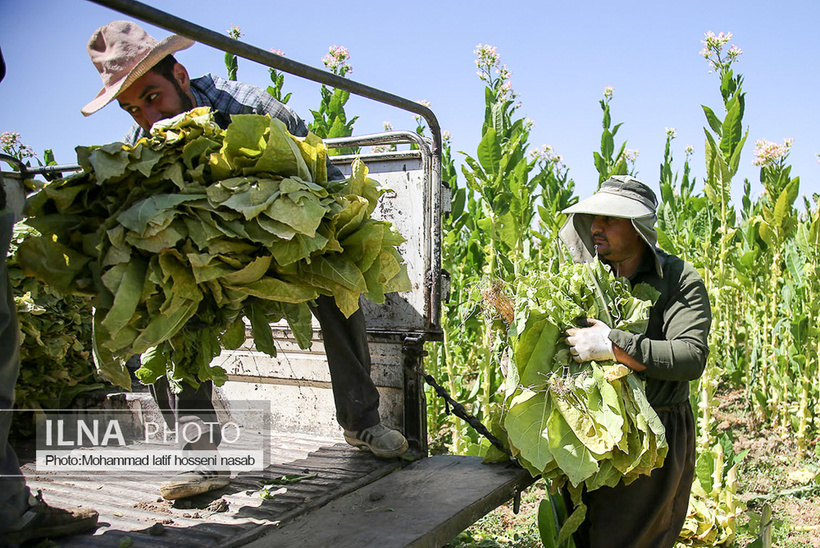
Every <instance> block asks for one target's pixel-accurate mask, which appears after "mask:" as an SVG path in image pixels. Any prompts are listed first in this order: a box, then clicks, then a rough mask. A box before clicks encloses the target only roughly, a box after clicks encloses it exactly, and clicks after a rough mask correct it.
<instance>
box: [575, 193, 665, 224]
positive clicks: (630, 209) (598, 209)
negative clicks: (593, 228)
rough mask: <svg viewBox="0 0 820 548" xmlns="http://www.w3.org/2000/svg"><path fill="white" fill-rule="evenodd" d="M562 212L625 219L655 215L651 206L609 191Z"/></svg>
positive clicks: (594, 195) (595, 195) (597, 194)
mask: <svg viewBox="0 0 820 548" xmlns="http://www.w3.org/2000/svg"><path fill="white" fill-rule="evenodd" d="M561 213H566V214H570V213H582V214H586V215H604V216H607V217H620V218H623V219H638V218H641V217H648V216H650V215H655V211H654V210H653V209H651V208H650V207H647V206H646V205H644V204H642V203H641V202H638V201H637V200H633V199H631V198H627V197H624V196H618V195H617V194H611V193H608V192H598V193H596V194H593V195H592V196H590V197H589V198H587V199H585V200H581V201H580V202H578V203H577V204H575V205H573V206H570V207H568V208H566V209H565V210H563V211H562V212H561Z"/></svg>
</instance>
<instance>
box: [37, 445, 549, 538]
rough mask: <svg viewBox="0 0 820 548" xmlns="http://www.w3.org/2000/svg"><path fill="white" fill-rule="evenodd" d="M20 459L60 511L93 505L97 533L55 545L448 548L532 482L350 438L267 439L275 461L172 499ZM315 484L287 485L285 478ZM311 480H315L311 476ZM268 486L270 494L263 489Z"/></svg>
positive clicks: (515, 472) (113, 479) (147, 482)
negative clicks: (376, 449) (369, 446)
mask: <svg viewBox="0 0 820 548" xmlns="http://www.w3.org/2000/svg"><path fill="white" fill-rule="evenodd" d="M21 457H23V458H22V459H21V460H22V462H24V463H25V464H23V466H22V469H23V472H24V474H25V475H26V479H27V482H28V485H29V487H30V488H31V489H32V491H33V492H36V491H37V490H38V489H41V490H42V491H43V496H44V499H45V500H46V502H48V503H49V504H51V505H52V506H56V507H74V506H82V507H90V508H94V509H96V510H97V511H98V512H99V514H100V518H99V523H100V525H99V527H98V528H97V530H96V531H95V532H94V533H93V534H86V535H77V536H74V537H68V538H64V539H58V540H57V545H58V546H67V547H75V546H76V547H85V546H95V547H96V546H109V547H112V548H119V547H121V546H125V545H126V544H127V543H128V541H127V540H126V541H124V543H123V538H124V537H129V538H130V540H131V541H133V544H131V546H134V547H139V546H169V547H170V546H172V547H194V546H195V547H198V548H204V547H211V546H213V547H220V548H230V547H234V546H260V547H261V546H297V547H300V548H303V547H307V546H310V547H311V548H313V547H321V546H328V547H330V546H332V547H345V546H351V547H353V546H357V547H360V546H379V547H392V546H396V547H399V546H416V547H427V546H431V547H432V546H441V545H443V544H445V543H446V542H449V541H450V540H451V539H452V538H453V537H454V536H455V535H457V534H458V533H459V532H460V531H462V530H464V529H465V528H466V527H468V526H469V525H470V524H472V523H473V522H474V521H475V520H476V519H478V518H480V517H481V516H483V515H484V514H486V513H487V512H489V511H491V510H492V509H493V508H495V507H497V506H498V505H500V504H502V503H504V502H505V501H507V500H509V499H510V498H511V497H512V496H513V494H514V493H515V492H516V491H520V490H523V489H524V488H526V487H527V486H528V485H530V484H531V483H532V481H533V480H532V478H531V477H530V475H529V473H527V472H526V471H524V470H522V469H520V468H517V467H513V466H511V465H507V464H504V465H484V464H482V463H481V459H479V458H477V457H461V456H452V455H441V456H435V457H427V458H422V459H420V460H418V461H416V462H409V461H407V460H402V459H392V460H380V459H377V458H375V457H373V456H372V455H371V454H370V453H369V452H366V451H361V450H358V449H355V448H352V447H350V446H349V445H347V444H346V443H344V441H343V440H340V439H334V438H320V437H311V436H306V435H304V434H300V435H298V436H296V435H294V434H284V433H272V434H271V449H270V460H269V462H270V463H271V464H270V465H269V466H268V467H267V468H266V469H265V470H264V471H263V472H256V473H252V472H247V473H240V474H238V475H237V476H235V477H234V478H233V479H232V481H231V484H230V485H229V486H228V487H226V488H224V489H221V490H218V491H213V492H211V493H206V494H203V495H200V496H197V497H192V498H188V499H182V500H179V501H176V502H175V503H172V502H169V501H165V500H163V499H161V498H160V496H159V489H158V488H159V484H160V483H161V482H162V481H163V480H164V479H165V478H167V477H169V476H168V475H166V476H160V475H159V474H156V473H155V474H153V475H147V474H144V475H143V474H130V475H125V474H123V473H112V472H95V473H85V474H83V475H82V476H67V475H65V474H60V475H57V474H55V473H52V474H42V473H38V472H37V471H36V470H35V468H34V464H33V463H32V462H30V461H29V462H25V461H26V459H25V455H24V454H23V455H21ZM291 474H298V475H310V476H312V477H309V478H306V479H303V480H300V481H297V482H295V483H291V484H286V485H277V484H267V485H266V483H265V482H272V481H274V480H276V479H277V478H281V477H282V476H286V475H291ZM314 474H315V476H314ZM266 487H267V491H268V492H269V495H268V496H269V497H270V498H263V497H262V496H261V495H260V493H261V492H262V490H263V489H264V488H266Z"/></svg>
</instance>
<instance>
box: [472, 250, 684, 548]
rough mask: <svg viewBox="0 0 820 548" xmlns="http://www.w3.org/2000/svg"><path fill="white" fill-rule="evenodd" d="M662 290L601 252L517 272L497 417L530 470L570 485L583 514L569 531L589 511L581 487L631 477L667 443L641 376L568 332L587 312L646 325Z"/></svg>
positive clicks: (623, 325) (631, 326)
mask: <svg viewBox="0 0 820 548" xmlns="http://www.w3.org/2000/svg"><path fill="white" fill-rule="evenodd" d="M657 296H658V293H657V291H655V290H654V289H653V288H651V287H650V286H648V285H645V284H641V285H638V286H636V287H635V289H634V290H632V289H631V288H630V286H629V282H628V281H627V280H626V279H624V278H616V277H615V276H614V275H613V274H612V273H611V271H610V270H609V268H608V267H607V266H605V265H604V264H603V263H600V262H598V261H595V262H593V263H590V264H571V263H569V264H562V265H561V266H560V269H559V270H558V271H557V272H554V273H549V272H547V273H538V274H534V275H532V276H530V277H526V278H523V279H520V280H518V284H517V288H516V295H515V298H514V307H515V315H514V318H513V320H512V322H511V323H510V324H509V327H508V332H507V335H508V341H509V352H510V354H511V357H512V360H511V361H512V363H511V365H510V366H509V367H508V368H507V370H506V372H505V376H506V384H505V387H506V396H507V400H506V404H505V406H504V410H503V411H502V413H501V416H500V417H497V418H496V420H495V425H494V426H495V430H496V431H497V432H498V433H499V437H500V438H501V439H506V441H507V443H508V445H509V448H510V450H511V452H512V454H513V455H514V456H515V457H516V459H517V460H518V462H519V463H520V464H521V465H522V466H524V467H525V468H527V470H529V471H530V473H532V474H533V475H534V476H541V477H543V478H545V479H548V480H552V489H553V490H555V489H557V488H559V487H563V486H566V487H567V488H568V489H569V491H570V493H571V494H572V496H573V500H574V502H575V504H576V506H577V513H575V514H574V516H572V517H571V518H570V520H571V521H572V524H569V523H568V525H569V527H568V528H565V530H564V531H562V534H561V536H562V538H567V537H568V535H569V534H570V533H571V532H572V530H573V529H574V528H576V527H577V524H579V523H580V521H582V520H583V513H584V512H585V506H584V505H583V504H582V503H581V499H580V493H581V488H582V486H583V487H586V489H587V490H594V489H597V488H599V487H602V486H605V485H606V486H610V487H611V486H615V485H617V484H618V483H619V482H622V481H623V482H624V483H630V482H631V481H633V480H634V479H635V478H637V477H638V476H639V475H641V474H649V473H650V472H651V470H653V469H654V468H657V467H659V466H661V465H662V464H663V461H664V458H665V457H666V452H667V450H668V446H667V444H666V438H665V432H664V428H663V424H662V423H661V422H660V419H659V418H658V416H657V414H656V413H655V411H654V410H653V409H652V407H651V406H650V405H649V402H648V401H647V399H646V393H645V391H644V383H643V381H642V380H640V379H639V378H638V377H637V376H636V375H635V374H632V373H631V372H630V371H631V370H630V369H628V368H627V367H626V366H624V365H622V364H615V363H613V362H609V363H596V362H587V363H583V364H578V363H576V362H575V361H573V360H572V356H571V355H570V353H569V346H568V345H567V343H566V339H565V337H564V336H563V333H564V332H565V331H566V329H568V328H570V327H577V322H578V320H579V319H580V318H597V319H599V320H601V321H603V322H605V323H606V324H607V325H609V326H610V327H612V328H617V329H622V330H625V331H629V332H632V333H643V332H644V331H645V330H646V326H647V322H648V319H649V310H650V308H651V306H652V304H653V302H654V301H655V300H656V299H657ZM499 454H500V451H499V452H496V451H492V453H488V458H489V459H495V458H498V457H499Z"/></svg>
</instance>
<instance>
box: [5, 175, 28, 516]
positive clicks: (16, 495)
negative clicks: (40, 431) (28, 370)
mask: <svg viewBox="0 0 820 548" xmlns="http://www.w3.org/2000/svg"><path fill="white" fill-rule="evenodd" d="M1 184H2V179H0V185H1ZM0 191H2V189H0ZM12 220H13V216H12V214H11V213H8V214H6V215H2V216H0V256H2V258H3V261H2V262H0V529H3V528H5V527H6V526H7V525H8V524H10V523H11V522H12V521H14V520H15V519H17V518H19V517H20V516H21V515H22V514H23V512H25V511H26V509H27V508H28V495H29V490H28V487H26V481H25V478H23V474H22V472H20V466H19V463H18V461H17V455H16V454H15V452H14V449H13V448H12V447H11V444H10V443H9V430H10V429H11V417H12V407H13V406H14V385H15V384H16V383H17V374H18V372H19V370H20V335H19V329H18V327H17V310H16V308H15V306H14V296H13V295H12V291H11V282H10V281H9V271H8V267H7V266H6V254H7V253H8V249H9V243H10V242H11V233H12Z"/></svg>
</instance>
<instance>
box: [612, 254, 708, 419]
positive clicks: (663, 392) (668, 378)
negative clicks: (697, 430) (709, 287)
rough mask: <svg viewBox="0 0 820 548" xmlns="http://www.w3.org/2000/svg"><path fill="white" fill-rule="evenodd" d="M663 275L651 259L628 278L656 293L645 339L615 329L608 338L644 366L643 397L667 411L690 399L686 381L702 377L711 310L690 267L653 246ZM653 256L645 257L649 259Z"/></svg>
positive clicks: (700, 284)
mask: <svg viewBox="0 0 820 548" xmlns="http://www.w3.org/2000/svg"><path fill="white" fill-rule="evenodd" d="M654 251H655V256H656V257H657V259H659V262H660V264H661V268H662V270H663V277H661V276H659V275H658V274H657V272H656V271H655V269H654V268H652V267H653V264H652V263H653V262H654V261H651V260H647V261H644V263H643V264H642V265H641V267H640V268H639V269H638V271H637V272H635V274H634V275H633V276H632V277H631V278H630V279H629V281H630V283H631V284H632V285H633V286H634V285H635V284H639V283H648V284H649V285H651V286H652V287H654V288H655V289H657V290H658V291H659V292H660V296H659V297H658V300H657V302H656V303H655V304H654V306H652V309H651V311H650V313H649V326H648V327H647V329H646V333H645V334H643V335H635V334H633V333H627V332H625V331H621V330H620V329H613V330H612V331H610V333H609V338H610V340H611V341H612V342H613V343H614V344H616V345H618V347H620V348H621V349H623V350H624V352H626V353H627V354H629V355H630V356H632V357H633V358H635V360H637V361H638V362H640V363H642V364H644V365H645V366H646V371H644V372H643V373H641V376H642V377H644V378H645V379H646V397H647V399H648V400H649V403H650V404H652V406H653V407H655V408H660V407H670V406H674V405H677V404H680V403H683V402H685V401H686V400H687V399H688V398H689V381H693V380H695V379H697V378H698V377H700V375H701V374H702V373H703V369H704V367H705V366H706V358H707V356H708V354H709V345H708V339H709V328H710V326H711V324H712V309H711V306H710V304H709V295H708V293H707V291H706V286H705V285H704V283H703V280H701V278H700V275H698V273H697V271H696V270H695V269H694V268H693V267H692V266H691V265H690V264H688V263H686V262H684V261H683V260H681V259H679V258H678V257H675V256H674V255H669V254H668V253H665V252H664V251H662V250H660V249H658V248H655V250H654ZM649 257H651V256H648V258H649Z"/></svg>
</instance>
